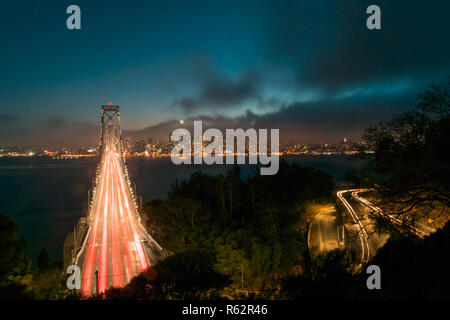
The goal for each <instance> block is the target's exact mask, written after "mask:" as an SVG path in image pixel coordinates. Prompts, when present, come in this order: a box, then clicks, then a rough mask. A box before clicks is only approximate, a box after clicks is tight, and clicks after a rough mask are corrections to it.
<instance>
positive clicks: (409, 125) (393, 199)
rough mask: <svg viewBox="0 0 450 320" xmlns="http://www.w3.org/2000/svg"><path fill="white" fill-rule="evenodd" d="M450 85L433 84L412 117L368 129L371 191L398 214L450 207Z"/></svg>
mask: <svg viewBox="0 0 450 320" xmlns="http://www.w3.org/2000/svg"><path fill="white" fill-rule="evenodd" d="M449 86H450V81H449V82H448V83H447V85H446V86H442V87H439V86H436V85H434V84H431V85H430V87H429V89H428V90H427V91H426V92H425V93H424V94H422V95H419V96H418V100H419V103H418V104H417V106H416V108H415V109H414V110H412V111H407V112H403V113H401V114H399V115H396V116H394V117H393V118H392V119H390V120H387V121H382V122H380V123H378V124H377V125H375V126H373V127H370V128H368V129H367V130H366V132H365V134H364V139H365V140H366V141H367V142H368V143H369V145H370V146H372V147H373V148H374V150H375V156H374V159H373V162H374V163H373V167H374V169H375V172H376V174H377V176H376V178H375V181H374V182H375V185H376V187H377V189H378V191H379V193H380V194H381V196H382V198H383V199H384V203H385V204H389V205H390V210H391V211H395V212H396V213H398V214H403V213H406V212H411V211H412V210H414V209H418V208H421V209H422V210H426V211H425V214H426V213H427V212H429V211H431V210H432V209H434V208H436V207H444V208H447V212H448V207H449V206H450V165H449V163H450V162H449V159H450V148H449V147H448V141H450V106H449V103H450V95H449V91H448V90H449Z"/></svg>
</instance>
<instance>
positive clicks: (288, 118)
mask: <svg viewBox="0 0 450 320" xmlns="http://www.w3.org/2000/svg"><path fill="white" fill-rule="evenodd" d="M71 4H77V5H78V6H80V8H81V27H82V29H81V30H68V29H67V28H66V19H67V17H68V16H69V15H68V14H66V8H67V7H68V6H69V5H71ZM370 4H377V5H379V6H380V8H381V27H382V29H381V30H373V31H372V30H368V29H367V28H366V19H367V17H368V15H367V14H366V8H367V6H368V5H370ZM449 12H450V1H430V0H428V1H393V0H390V1H363V0H355V1H324V0H323V1H322V0H321V1H282V0H281V1H261V0H260V1H249V0H245V1H243V0H240V1H230V0H226V1H217V0H214V1H212V0H209V1H195V0H192V1H130V0H128V1H122V0H115V1H94V0H89V1H81V0H75V1H73V0H71V1H64V0H58V1H56V0H55V1H51V0H45V1H38V0H36V1H18V0H2V1H1V2H0V40H1V50H0V69H1V72H0V145H14V144H27V145H36V144H42V145H71V144H86V145H87V144H95V143H96V142H97V141H98V134H99V117H100V110H99V107H100V105H102V104H107V103H108V102H110V101H111V102H112V103H113V104H117V105H120V107H121V123H122V128H123V129H124V131H125V134H126V135H130V136H133V137H136V138H138V137H144V136H148V135H152V136H153V137H154V140H156V139H161V140H163V141H164V139H165V141H166V140H167V137H168V134H169V130H170V128H172V127H174V126H175V125H176V123H177V122H178V120H180V119H184V120H185V122H186V123H187V124H188V125H189V123H191V120H194V119H195V120H201V119H203V120H204V121H205V124H206V125H205V126H212V127H218V128H236V127H242V128H248V127H255V128H268V129H270V128H279V129H280V134H281V139H282V140H284V139H290V140H293V141H303V142H312V141H329V142H334V141H337V140H342V139H343V137H344V136H345V137H347V138H348V139H356V138H358V137H360V135H361V133H362V132H363V129H364V128H365V127H367V126H368V125H369V124H372V123H375V122H376V121H377V120H379V119H383V118H387V117H389V116H390V115H392V114H393V113H395V112H399V111H401V110H405V109H407V108H410V107H412V106H413V105H414V103H415V101H416V96H417V94H418V93H420V92H422V91H423V90H424V89H426V86H427V85H428V84H429V83H430V82H431V81H434V82H435V83H438V84H439V83H442V82H446V81H447V79H448V75H449V70H450V58H449V53H450V41H449V34H450V23H449V21H450V13H449Z"/></svg>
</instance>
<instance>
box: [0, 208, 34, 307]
mask: <svg viewBox="0 0 450 320" xmlns="http://www.w3.org/2000/svg"><path fill="white" fill-rule="evenodd" d="M19 232H20V230H19V227H18V226H17V225H16V224H15V223H14V222H12V221H11V220H9V219H8V218H7V217H5V216H3V215H0V299H21V298H28V297H29V294H30V292H29V289H30V287H29V285H30V283H31V280H32V276H31V274H30V273H29V269H30V265H31V263H30V261H29V260H28V259H27V258H26V256H25V242H24V241H23V240H22V239H21V238H20V237H19Z"/></svg>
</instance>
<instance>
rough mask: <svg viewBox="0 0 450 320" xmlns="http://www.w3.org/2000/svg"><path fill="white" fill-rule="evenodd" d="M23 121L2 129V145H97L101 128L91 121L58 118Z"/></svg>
mask: <svg viewBox="0 0 450 320" xmlns="http://www.w3.org/2000/svg"><path fill="white" fill-rule="evenodd" d="M29 120H30V119H23V121H21V122H16V123H13V124H11V125H10V126H8V127H6V126H1V127H0V133H1V135H0V145H12V144H22V145H48V146H64V145H72V146H76V145H96V144H97V143H98V137H99V133H100V126H99V124H97V123H93V122H89V121H72V120H69V119H65V118H61V117H56V118H50V119H48V120H46V121H43V122H40V121H29Z"/></svg>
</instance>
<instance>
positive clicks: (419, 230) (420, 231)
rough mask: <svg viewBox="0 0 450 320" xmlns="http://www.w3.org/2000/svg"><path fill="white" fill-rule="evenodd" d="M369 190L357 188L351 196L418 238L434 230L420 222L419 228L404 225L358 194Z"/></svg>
mask: <svg viewBox="0 0 450 320" xmlns="http://www.w3.org/2000/svg"><path fill="white" fill-rule="evenodd" d="M371 190H373V189H361V190H359V189H357V190H355V191H353V192H352V196H353V198H355V199H356V200H358V201H359V202H361V203H362V204H363V205H364V206H366V207H368V208H369V209H371V210H372V211H373V212H375V213H376V214H378V215H379V216H381V217H383V218H386V219H388V220H390V221H391V222H392V223H393V224H396V225H399V226H402V227H406V228H407V229H409V231H411V232H412V233H414V234H415V235H417V236H418V237H420V238H423V237H425V236H428V235H430V233H432V232H435V231H436V230H435V229H433V228H430V227H428V226H424V225H421V224H419V226H420V228H417V227H415V226H407V225H405V223H404V222H403V221H402V220H400V219H398V218H396V217H394V216H393V215H391V214H389V213H387V212H385V211H383V210H382V209H381V208H379V207H377V206H375V205H373V204H372V203H371V202H369V201H368V200H367V199H364V198H363V197H361V196H359V193H362V192H367V191H371ZM425 230H426V231H425Z"/></svg>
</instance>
